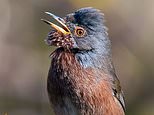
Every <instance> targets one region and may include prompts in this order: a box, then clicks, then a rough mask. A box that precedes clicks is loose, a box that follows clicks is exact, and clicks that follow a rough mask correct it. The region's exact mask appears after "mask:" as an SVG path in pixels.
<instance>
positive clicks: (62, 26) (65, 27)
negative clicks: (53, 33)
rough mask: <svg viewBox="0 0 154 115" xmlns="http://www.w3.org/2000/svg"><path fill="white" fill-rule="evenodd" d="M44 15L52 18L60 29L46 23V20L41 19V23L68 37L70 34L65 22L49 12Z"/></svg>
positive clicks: (48, 22) (50, 23)
mask: <svg viewBox="0 0 154 115" xmlns="http://www.w3.org/2000/svg"><path fill="white" fill-rule="evenodd" d="M45 13H46V14H48V15H50V16H52V17H53V18H54V19H55V20H56V21H57V22H58V23H59V24H60V25H61V27H60V26H58V25H56V24H54V23H52V22H50V21H48V20H45V19H41V20H42V21H43V22H45V23H47V24H49V25H50V26H51V27H53V28H54V29H56V30H57V31H58V32H61V33H63V34H64V35H68V34H70V33H71V32H70V30H69V29H68V27H67V26H66V24H65V21H64V20H63V19H62V18H60V17H58V16H55V15H54V14H52V13H50V12H45Z"/></svg>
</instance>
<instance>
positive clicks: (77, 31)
mask: <svg viewBox="0 0 154 115" xmlns="http://www.w3.org/2000/svg"><path fill="white" fill-rule="evenodd" d="M85 34H86V31H85V29H83V28H82V27H76V28H75V35H76V36H77V37H84V35H85Z"/></svg>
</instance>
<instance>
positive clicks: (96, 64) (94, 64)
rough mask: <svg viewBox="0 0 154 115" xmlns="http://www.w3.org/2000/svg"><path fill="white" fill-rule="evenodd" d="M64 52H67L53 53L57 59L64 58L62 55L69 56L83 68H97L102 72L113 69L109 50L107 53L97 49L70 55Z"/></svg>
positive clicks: (60, 50) (57, 51)
mask: <svg viewBox="0 0 154 115" xmlns="http://www.w3.org/2000/svg"><path fill="white" fill-rule="evenodd" d="M66 52H67V51H64V50H63V49H57V50H56V51H55V52H54V53H55V54H56V55H57V58H59V57H61V58H64V57H63V56H62V55H64V54H67V55H70V54H71V55H72V56H73V57H74V59H75V60H76V61H77V62H78V63H79V64H80V66H81V67H83V68H89V67H90V68H98V69H102V70H104V71H108V70H109V69H112V68H113V67H112V57H111V53H110V49H109V50H108V51H107V50H106V49H105V51H103V49H97V50H91V51H80V52H77V53H71V52H69V53H66ZM72 56H71V57H72ZM64 60H65V59H64ZM66 61H68V60H66ZM72 65H73V63H72Z"/></svg>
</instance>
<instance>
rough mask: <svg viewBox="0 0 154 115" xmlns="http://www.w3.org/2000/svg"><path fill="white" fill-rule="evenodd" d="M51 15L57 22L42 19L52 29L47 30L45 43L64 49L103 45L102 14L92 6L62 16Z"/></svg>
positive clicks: (104, 36)
mask: <svg viewBox="0 0 154 115" xmlns="http://www.w3.org/2000/svg"><path fill="white" fill-rule="evenodd" d="M46 13H47V14H48V15H50V16H52V17H53V18H54V19H55V20H56V21H57V22H58V23H59V24H58V25H57V24H55V23H53V22H50V21H48V20H44V19H42V20H43V21H44V22H46V23H47V24H49V25H50V26H51V27H52V28H53V30H51V32H49V34H48V36H47V38H46V40H45V41H46V43H47V44H48V45H50V46H57V47H63V48H64V49H69V50H74V49H75V50H77V51H88V50H93V49H97V48H101V47H103V44H104V42H106V41H107V40H106V37H107V34H106V28H105V26H104V25H103V14H102V13H101V12H100V11H99V10H97V9H94V8H90V7H88V8H82V9H79V10H77V11H76V12H74V13H71V14H68V15H66V16H65V17H63V18H60V17H58V16H55V15H54V14H52V13H49V12H46Z"/></svg>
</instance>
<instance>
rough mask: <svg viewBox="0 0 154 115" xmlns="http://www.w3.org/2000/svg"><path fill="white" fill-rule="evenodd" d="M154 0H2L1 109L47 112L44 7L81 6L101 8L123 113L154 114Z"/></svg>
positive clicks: (14, 114)
mask: <svg viewBox="0 0 154 115" xmlns="http://www.w3.org/2000/svg"><path fill="white" fill-rule="evenodd" d="M153 4H154V0H97V1H94V0H84V1H82V0H61V1H60V0H59V1H58V0H1V1H0V114H1V113H5V112H7V113H8V114H9V115H50V114H52V110H51V109H50V105H49V101H48V96H47V93H46V80H47V72H48V68H49V65H50V58H49V57H48V56H49V54H50V53H51V51H52V50H53V48H52V47H48V46H46V45H45V43H44V38H45V37H46V35H47V33H48V31H49V26H47V25H45V24H44V23H42V22H41V21H40V19H41V18H44V17H46V15H45V14H44V12H45V11H50V12H52V13H55V14H57V15H59V16H64V15H66V14H67V13H70V12H73V11H75V10H76V9H78V8H81V7H87V6H91V7H95V8H98V9H101V10H102V11H103V12H104V13H105V18H106V25H107V27H108V28H109V31H108V32H109V36H110V39H111V41H112V49H113V59H114V64H115V67H116V71H117V74H118V76H119V78H120V81H121V84H122V87H123V90H124V94H125V98H126V106H127V115H153V114H154V109H153V108H154V91H153V87H154V83H153V81H154V71H153V70H154V61H153V59H154V50H153V49H154V45H153V43H154V39H153V38H154V32H153V31H154V7H153Z"/></svg>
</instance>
